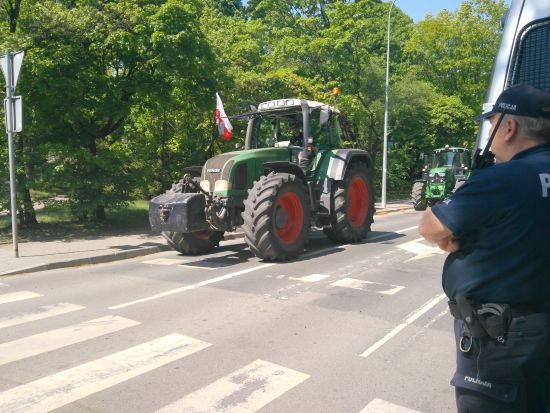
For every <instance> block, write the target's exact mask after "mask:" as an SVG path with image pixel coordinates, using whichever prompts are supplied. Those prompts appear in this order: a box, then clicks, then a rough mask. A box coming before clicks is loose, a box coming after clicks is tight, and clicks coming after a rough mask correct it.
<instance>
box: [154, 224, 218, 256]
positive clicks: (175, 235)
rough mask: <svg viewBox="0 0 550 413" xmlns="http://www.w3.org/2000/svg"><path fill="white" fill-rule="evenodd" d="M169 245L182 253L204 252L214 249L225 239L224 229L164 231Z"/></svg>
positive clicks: (195, 253) (194, 253) (163, 234)
mask: <svg viewBox="0 0 550 413" xmlns="http://www.w3.org/2000/svg"><path fill="white" fill-rule="evenodd" d="M162 236H163V237H164V238H165V239H166V242H168V245H170V247H172V248H173V249H175V250H176V251H178V252H181V253H182V254H190V255H197V254H204V253H207V252H210V251H212V250H213V249H214V248H215V247H217V246H218V245H219V243H220V241H221V240H222V239H223V231H213V230H206V231H196V232H163V233H162Z"/></svg>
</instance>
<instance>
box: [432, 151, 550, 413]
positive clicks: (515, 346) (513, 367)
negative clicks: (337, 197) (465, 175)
mask: <svg viewBox="0 0 550 413" xmlns="http://www.w3.org/2000/svg"><path fill="white" fill-rule="evenodd" d="M432 211H433V213H434V214H435V216H436V217H437V218H438V219H439V220H440V221H441V222H442V223H443V224H445V226H447V227H448V228H449V229H450V230H451V231H452V232H453V234H454V235H456V236H457V237H459V239H460V250H459V251H458V252H455V253H452V254H450V255H449V256H448V258H447V260H446V261H445V265H444V268H443V289H444V291H445V293H446V294H447V296H448V297H449V298H456V297H457V296H458V295H462V296H465V297H467V298H469V299H471V300H473V301H474V302H475V303H476V304H483V303H505V304H510V305H511V307H512V309H513V313H512V314H513V318H512V321H511V324H510V327H509V331H508V334H507V340H506V342H505V343H504V344H502V343H498V342H497V341H495V340H492V339H491V338H489V337H482V338H477V339H474V342H473V347H472V350H471V351H470V352H468V353H463V352H461V351H457V372H456V373H455V375H454V377H453V380H452V381H451V383H452V384H453V385H454V386H455V387H456V388H457V389H456V390H457V403H458V406H459V411H461V412H484V413H485V412H493V411H494V412H508V411H510V412H529V413H537V412H542V413H546V412H547V410H546V407H545V402H544V398H545V397H546V396H548V390H549V389H548V388H547V387H546V388H545V387H544V386H548V382H549V378H550V377H549V376H550V371H549V370H550V145H542V146H538V147H535V148H531V149H528V150H525V151H523V152H520V153H518V154H516V155H515V156H514V157H513V158H512V160H510V161H509V162H505V163H502V164H497V165H495V166H493V167H490V168H487V169H482V170H479V171H476V173H475V174H474V175H473V176H472V177H471V178H470V179H469V180H468V181H467V182H466V183H465V184H464V185H463V186H462V187H461V188H460V189H459V190H458V191H457V192H456V193H455V194H454V195H453V196H451V197H450V198H449V199H447V200H446V201H444V202H443V203H440V204H437V205H436V206H434V207H433V208H432ZM462 323H463V322H462V321H461V320H457V321H456V322H455V335H456V337H457V340H459V338H460V336H461V334H462ZM457 342H458V341H457ZM545 383H546V384H545ZM545 393H546V394H545ZM548 411H549V412H550V408H549V410H548Z"/></svg>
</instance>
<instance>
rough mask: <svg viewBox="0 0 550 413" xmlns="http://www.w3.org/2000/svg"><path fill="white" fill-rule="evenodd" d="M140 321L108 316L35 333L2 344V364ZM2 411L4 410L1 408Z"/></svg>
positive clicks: (130, 325)
mask: <svg viewBox="0 0 550 413" xmlns="http://www.w3.org/2000/svg"><path fill="white" fill-rule="evenodd" d="M138 324H139V322H137V321H134V320H129V319H127V318H123V317H118V316H107V317H101V318H96V319H95V320H89V321H85V322H83V323H80V324H75V325H72V326H69V327H63V328H58V329H57V330H51V331H47V332H45V333H40V334H35V335H33V336H29V337H25V338H21V339H19V340H15V341H9V342H7V343H2V344H0V365H3V364H6V363H11V362H12V361H16V360H21V359H24V358H27V357H32V356H36V355H37V354H41V353H45V352H47V351H52V350H57V349H59V348H62V347H66V346H69V345H71V344H76V343H80V342H82V341H86V340H90V339H92V338H95V337H99V336H103V335H105V334H109V333H113V332H115V331H119V330H123V329H125V328H128V327H133V326H136V325H138ZM0 411H2V410H1V409H0Z"/></svg>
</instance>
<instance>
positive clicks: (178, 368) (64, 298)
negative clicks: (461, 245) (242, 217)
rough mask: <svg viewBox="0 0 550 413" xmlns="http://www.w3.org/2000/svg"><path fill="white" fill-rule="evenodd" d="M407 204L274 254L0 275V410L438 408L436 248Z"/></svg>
mask: <svg viewBox="0 0 550 413" xmlns="http://www.w3.org/2000/svg"><path fill="white" fill-rule="evenodd" d="M418 219H419V213H416V212H413V211H410V212H404V213H394V214H388V215H385V216H377V217H376V222H375V224H374V225H373V232H372V233H371V234H369V237H368V239H367V241H366V242H364V243H360V244H353V245H344V246H336V245H334V244H333V243H332V242H330V241H329V240H327V239H326V238H325V237H324V235H323V233H322V232H316V233H314V234H312V239H311V241H310V243H309V246H308V250H307V251H306V252H305V253H304V254H303V255H302V256H301V257H300V258H299V259H297V260H295V261H292V262H288V263H278V264H274V263H266V262H263V261H261V260H258V259H257V258H256V257H254V256H253V255H252V254H251V253H250V252H249V251H248V249H247V248H246V246H245V244H243V243H242V241H240V240H238V241H237V240H235V241H230V242H227V243H224V244H222V247H221V248H220V249H219V250H217V251H216V253H213V254H210V255H207V256H201V257H185V256H181V255H179V254H178V253H176V252H172V251H170V252H163V253H159V254H155V255H150V256H147V257H142V258H139V259H135V260H126V261H121V262H117V263H111V264H103V265H96V266H89V267H79V268H76V269H74V268H73V269H66V270H55V271H45V272H41V273H34V274H31V275H18V276H8V277H3V278H2V280H1V282H0V411H1V412H10V413H11V412H25V413H29V412H43V411H51V410H55V409H57V410H55V411H56V412H65V413H69V412H70V413H84V412H87V413H88V412H117V413H119V412H132V413H140V412H155V411H160V412H162V413H166V412H231V413H236V412H255V411H261V412H263V413H286V412H289V413H290V412H292V413H302V412H303V413H310V412H327V413H329V412H330V413H339V412H342V413H374V412H385V413H405V412H413V411H419V412H425V413H428V412H433V413H441V412H452V411H455V407H454V392H453V389H452V388H451V387H450V385H449V380H450V377H451V374H452V371H453V366H454V349H453V339H452V328H451V326H452V320H451V317H450V315H449V313H448V311H447V305H446V300H445V299H444V297H443V295H442V291H441V282H440V272H441V266H442V263H443V260H444V258H445V255H444V254H442V253H440V252H439V251H438V250H437V248H434V247H433V246H431V245H429V244H427V243H426V242H424V241H422V240H420V237H419V235H418V230H417V228H416V226H417V224H418Z"/></svg>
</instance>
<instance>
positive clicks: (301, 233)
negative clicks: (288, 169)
mask: <svg viewBox="0 0 550 413" xmlns="http://www.w3.org/2000/svg"><path fill="white" fill-rule="evenodd" d="M243 219H244V225H243V230H244V234H245V241H246V243H247V244H248V246H249V247H250V249H251V250H252V252H253V253H254V254H255V255H257V256H258V257H260V258H262V259H264V260H267V261H272V260H273V261H279V260H289V259H291V258H294V257H296V256H297V255H298V254H299V253H300V252H302V250H303V249H304V246H305V244H306V242H307V240H308V238H309V231H310V226H311V211H310V206H309V198H308V196H307V192H306V187H305V185H304V183H303V182H302V181H301V180H300V179H299V178H297V177H296V175H293V174H289V173H282V172H271V173H270V174H269V175H267V176H262V177H261V178H260V180H259V181H256V182H255V183H254V186H253V187H252V188H251V189H250V191H249V193H248V198H247V199H246V200H245V202H244V213H243Z"/></svg>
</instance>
